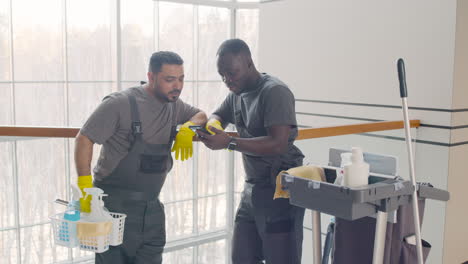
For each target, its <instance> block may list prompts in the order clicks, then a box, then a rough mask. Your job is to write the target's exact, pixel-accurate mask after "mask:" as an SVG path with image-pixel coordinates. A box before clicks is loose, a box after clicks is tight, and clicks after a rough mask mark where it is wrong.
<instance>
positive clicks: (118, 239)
mask: <svg viewBox="0 0 468 264" xmlns="http://www.w3.org/2000/svg"><path fill="white" fill-rule="evenodd" d="M109 213H110V215H111V216H112V217H113V220H112V221H110V222H97V223H93V222H86V221H82V220H79V221H69V220H65V219H63V215H64V214H63V213H60V214H55V215H53V216H51V217H50V220H51V225H52V229H53V233H54V241H55V244H56V245H60V246H64V247H67V248H75V247H79V248H80V249H81V250H84V251H91V252H95V253H102V252H105V251H107V250H108V249H109V245H112V246H118V245H120V244H122V241H123V234H124V227H125V218H126V217H127V216H126V215H125V214H120V213H113V212H109ZM109 224H110V225H111V227H110V228H107V227H108V225H109ZM103 227H104V228H103ZM85 229H86V230H87V232H81V233H84V234H86V233H91V234H92V233H95V234H96V235H83V234H81V235H80V230H85ZM106 229H108V230H106ZM89 230H91V232H90V231H89ZM93 230H95V232H93ZM103 230H104V231H103Z"/></svg>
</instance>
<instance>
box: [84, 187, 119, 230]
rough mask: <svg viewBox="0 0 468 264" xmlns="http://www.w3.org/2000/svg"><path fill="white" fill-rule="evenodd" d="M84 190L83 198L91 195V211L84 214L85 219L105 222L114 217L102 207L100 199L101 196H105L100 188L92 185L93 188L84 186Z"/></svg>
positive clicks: (102, 202) (102, 203)
mask: <svg viewBox="0 0 468 264" xmlns="http://www.w3.org/2000/svg"><path fill="white" fill-rule="evenodd" d="M84 191H85V192H86V196H85V199H86V198H87V197H88V195H92V197H91V212H90V213H89V214H88V215H87V216H86V221H89V222H106V221H112V220H113V219H114V218H113V217H112V216H111V215H110V214H109V212H108V211H107V209H106V208H105V207H104V201H103V200H102V197H103V196H107V194H104V191H103V190H102V189H99V188H96V187H93V188H85V189H84Z"/></svg>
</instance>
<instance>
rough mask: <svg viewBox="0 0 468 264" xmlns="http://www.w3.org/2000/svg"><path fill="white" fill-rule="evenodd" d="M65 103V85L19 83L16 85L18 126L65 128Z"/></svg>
mask: <svg viewBox="0 0 468 264" xmlns="http://www.w3.org/2000/svg"><path fill="white" fill-rule="evenodd" d="M64 101H65V100H64V88H63V84H56V83H32V84H29V83H28V84H24V83H17V84H16V85H15V109H16V124H17V125H29V126H63V125H64V124H65V107H64Z"/></svg>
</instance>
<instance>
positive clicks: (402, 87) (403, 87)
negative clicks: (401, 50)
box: [397, 58, 408, 98]
mask: <svg viewBox="0 0 468 264" xmlns="http://www.w3.org/2000/svg"><path fill="white" fill-rule="evenodd" d="M397 68H398V80H400V97H401V98H404V97H408V91H407V90H406V73H405V62H404V61H403V59H401V58H400V59H398V64H397Z"/></svg>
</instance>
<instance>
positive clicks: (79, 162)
mask: <svg viewBox="0 0 468 264" xmlns="http://www.w3.org/2000/svg"><path fill="white" fill-rule="evenodd" d="M93 145H94V143H93V142H92V141H91V140H90V139H89V138H88V137H86V136H84V135H82V134H80V133H78V135H77V137H76V139H75V166H76V172H77V173H78V176H85V175H91V160H92V158H93Z"/></svg>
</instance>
